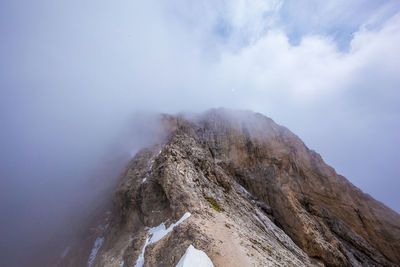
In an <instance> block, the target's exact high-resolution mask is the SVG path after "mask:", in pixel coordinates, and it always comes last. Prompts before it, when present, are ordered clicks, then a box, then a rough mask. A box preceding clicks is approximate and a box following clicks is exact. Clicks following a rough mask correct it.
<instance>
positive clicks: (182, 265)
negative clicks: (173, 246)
mask: <svg viewBox="0 0 400 267" xmlns="http://www.w3.org/2000/svg"><path fill="white" fill-rule="evenodd" d="M175 267H214V265H213V263H212V261H211V260H210V258H209V257H208V256H207V254H206V253H204V251H202V250H199V249H196V248H195V247H193V246H192V245H190V246H189V247H188V248H187V249H186V252H185V254H184V255H183V256H182V258H181V259H180V260H179V262H178V264H177V265H176V266H175Z"/></svg>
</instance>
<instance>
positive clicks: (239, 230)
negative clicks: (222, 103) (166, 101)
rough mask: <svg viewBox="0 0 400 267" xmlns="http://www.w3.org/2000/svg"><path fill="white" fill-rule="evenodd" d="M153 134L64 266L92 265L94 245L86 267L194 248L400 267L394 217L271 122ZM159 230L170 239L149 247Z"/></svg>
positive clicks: (235, 117) (160, 261)
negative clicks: (98, 223)
mask: <svg viewBox="0 0 400 267" xmlns="http://www.w3.org/2000/svg"><path fill="white" fill-rule="evenodd" d="M160 125H161V129H162V132H163V134H164V136H165V139H164V141H163V142H162V143H161V144H160V145H155V146H153V147H150V148H147V149H144V150H142V151H140V152H139V153H138V154H137V155H136V156H135V158H134V159H133V160H132V161H131V162H130V164H129V166H128V167H127V168H126V170H125V171H124V173H123V174H122V175H121V177H120V180H119V185H118V187H117V189H116V193H115V198H114V208H113V210H112V212H111V214H109V215H108V217H107V218H106V219H103V220H106V221H107V222H108V223H107V226H106V227H103V228H102V229H100V230H101V231H100V232H99V229H98V227H97V228H96V231H92V232H91V233H90V234H86V236H85V237H83V238H82V240H85V242H84V243H85V244H83V243H79V242H77V243H76V244H75V245H74V247H71V249H70V251H69V256H68V255H67V256H66V257H65V258H63V259H62V260H61V263H60V265H65V266H86V265H88V260H89V253H90V247H87V244H88V243H89V242H88V241H87V240H91V244H93V242H94V240H95V239H96V238H98V237H100V236H101V237H102V238H104V242H103V241H102V243H101V245H100V246H99V247H98V251H97V250H96V253H95V255H94V257H92V259H93V260H92V261H91V266H122V265H121V264H123V265H124V266H135V264H137V263H138V262H139V261H140V260H139V258H140V257H141V256H140V255H141V253H143V254H142V258H143V264H144V265H143V266H175V265H176V264H177V262H178V261H179V259H180V257H181V256H182V255H183V254H184V252H185V250H186V248H187V247H188V246H189V245H190V244H192V245H194V246H195V247H196V248H198V249H201V250H203V251H204V252H206V254H207V255H208V256H209V257H210V258H211V260H212V261H213V263H214V265H215V266H312V265H320V266H398V265H399V264H400V215H398V214H397V213H395V212H394V211H392V210H390V209H389V208H387V207H386V206H384V205H383V204H381V203H380V202H378V201H376V200H374V199H373V198H371V197H370V196H369V195H366V194H364V193H363V192H361V191H360V190H359V189H358V188H356V187H355V186H353V185H352V184H351V183H350V182H349V181H347V180H346V179H345V178H344V177H342V176H340V175H338V174H336V172H335V171H334V169H332V168H331V167H329V166H328V165H326V164H325V163H324V162H323V160H322V159H321V157H320V156H319V155H318V154H317V153H315V152H314V151H312V150H309V149H308V148H307V147H306V146H305V145H304V144H303V142H302V141H301V140H300V139H299V138H298V137H297V136H295V135H294V134H293V133H291V132H290V131H289V130H288V129H286V128H284V127H281V126H279V125H277V124H275V123H274V122H273V121H272V120H271V119H269V118H267V117H264V116H262V115H260V114H256V113H253V112H247V111H231V110H226V109H217V110H210V111H208V112H206V113H204V114H201V115H198V116H192V117H191V118H188V117H186V118H185V117H183V116H169V115H163V116H161V123H160ZM186 212H190V213H191V215H190V217H188V218H186V219H185V220H184V221H182V223H180V224H179V223H178V222H179V219H180V218H182V216H183V215H184V214H185V213H186ZM160 225H165V227H166V228H168V227H169V226H170V228H171V229H172V230H171V231H170V232H168V233H167V234H166V235H165V236H163V237H162V238H161V239H160V240H158V241H156V242H153V243H151V242H148V241H149V240H151V238H153V236H152V234H151V232H152V231H154V229H155V228H154V227H157V226H160ZM174 225H175V226H174ZM173 226H174V227H173ZM88 232H90V231H88ZM146 240H147V241H146ZM98 244H99V243H98ZM145 244H147V246H145ZM144 247H145V249H143V248H144ZM77 251H86V252H85V253H87V255H86V257H85V256H79V257H78V256H74V255H78V253H77ZM92 253H93V250H92ZM79 255H82V253H80V254H79Z"/></svg>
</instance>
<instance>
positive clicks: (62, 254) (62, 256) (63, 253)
mask: <svg viewBox="0 0 400 267" xmlns="http://www.w3.org/2000/svg"><path fill="white" fill-rule="evenodd" d="M69 250H70V246H68V247H66V248H65V249H64V250H63V252H62V253H61V259H64V258H65V256H67V255H68V252H69Z"/></svg>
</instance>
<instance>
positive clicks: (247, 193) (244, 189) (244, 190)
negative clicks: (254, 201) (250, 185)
mask: <svg viewBox="0 0 400 267" xmlns="http://www.w3.org/2000/svg"><path fill="white" fill-rule="evenodd" d="M239 186H240V188H241V189H242V190H243V192H245V193H246V195H248V196H252V194H250V192H249V191H247V190H246V188H244V187H243V186H241V185H239Z"/></svg>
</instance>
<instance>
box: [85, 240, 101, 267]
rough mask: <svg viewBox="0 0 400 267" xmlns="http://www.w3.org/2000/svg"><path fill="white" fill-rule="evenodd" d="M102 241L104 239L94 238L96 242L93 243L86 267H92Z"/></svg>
mask: <svg viewBox="0 0 400 267" xmlns="http://www.w3.org/2000/svg"><path fill="white" fill-rule="evenodd" d="M103 241H104V237H98V238H96V241H94V245H93V248H92V252H91V253H90V256H89V260H88V267H90V266H92V264H93V262H94V260H95V259H96V255H97V252H98V251H99V249H100V247H101V245H102V244H103Z"/></svg>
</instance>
